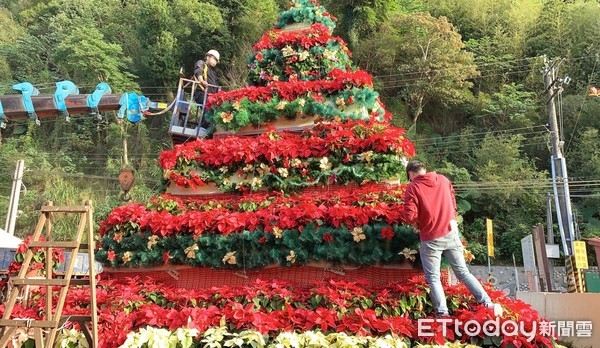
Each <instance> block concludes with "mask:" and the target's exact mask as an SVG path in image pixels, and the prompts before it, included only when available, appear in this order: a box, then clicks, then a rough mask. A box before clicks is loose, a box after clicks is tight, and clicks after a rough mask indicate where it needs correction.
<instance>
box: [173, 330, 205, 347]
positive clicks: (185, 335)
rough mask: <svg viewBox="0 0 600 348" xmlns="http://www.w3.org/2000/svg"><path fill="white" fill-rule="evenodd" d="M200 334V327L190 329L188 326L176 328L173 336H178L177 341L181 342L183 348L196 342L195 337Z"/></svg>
mask: <svg viewBox="0 0 600 348" xmlns="http://www.w3.org/2000/svg"><path fill="white" fill-rule="evenodd" d="M199 335H200V331H198V329H190V328H187V327H180V328H178V329H177V330H175V333H174V335H173V336H175V337H177V342H178V343H179V344H181V348H189V347H191V346H192V344H194V338H196V337H198V336H199Z"/></svg>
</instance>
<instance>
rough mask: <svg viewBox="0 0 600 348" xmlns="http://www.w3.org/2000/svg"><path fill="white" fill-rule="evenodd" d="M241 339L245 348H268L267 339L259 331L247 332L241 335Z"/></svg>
mask: <svg viewBox="0 0 600 348" xmlns="http://www.w3.org/2000/svg"><path fill="white" fill-rule="evenodd" d="M239 338H241V339H242V341H243V342H244V344H245V346H250V347H254V348H263V347H265V346H266V344H267V343H266V342H265V337H264V336H263V335H262V334H261V333H260V332H258V331H253V330H245V331H242V332H240V333H239Z"/></svg>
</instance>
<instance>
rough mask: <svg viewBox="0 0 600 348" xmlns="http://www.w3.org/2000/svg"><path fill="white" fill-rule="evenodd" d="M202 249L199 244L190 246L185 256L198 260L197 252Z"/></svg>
mask: <svg viewBox="0 0 600 348" xmlns="http://www.w3.org/2000/svg"><path fill="white" fill-rule="evenodd" d="M198 249H200V248H199V247H198V244H196V243H194V244H192V245H190V246H189V247H187V248H185V250H184V252H185V256H187V258H188V259H193V258H196V250H198Z"/></svg>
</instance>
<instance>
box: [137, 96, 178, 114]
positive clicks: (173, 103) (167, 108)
mask: <svg viewBox="0 0 600 348" xmlns="http://www.w3.org/2000/svg"><path fill="white" fill-rule="evenodd" d="M176 102H177V99H174V100H173V101H172V102H171V104H169V105H168V106H167V107H166V108H164V109H163V110H161V111H159V112H148V111H146V112H144V115H146V116H158V115H162V114H164V113H166V112H167V111H169V110H171V108H172V107H173V105H175V103H176Z"/></svg>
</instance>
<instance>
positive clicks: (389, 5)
mask: <svg viewBox="0 0 600 348" xmlns="http://www.w3.org/2000/svg"><path fill="white" fill-rule="evenodd" d="M323 5H324V6H325V7H326V8H327V9H328V10H329V11H330V12H331V13H332V14H335V16H336V17H337V18H338V23H337V27H336V32H337V34H338V35H340V36H341V37H342V38H343V39H344V40H345V41H346V42H348V46H349V48H350V49H351V50H353V49H355V48H356V47H357V46H358V44H359V42H360V41H361V40H364V39H367V38H368V37H369V36H371V35H372V34H373V33H374V32H375V31H376V29H377V27H378V25H379V23H381V22H382V21H384V20H386V19H387V18H388V16H389V15H390V14H392V13H395V12H398V11H400V10H401V7H400V6H399V4H398V2H397V1H395V0H358V1H357V0H335V1H334V0H328V1H323Z"/></svg>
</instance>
